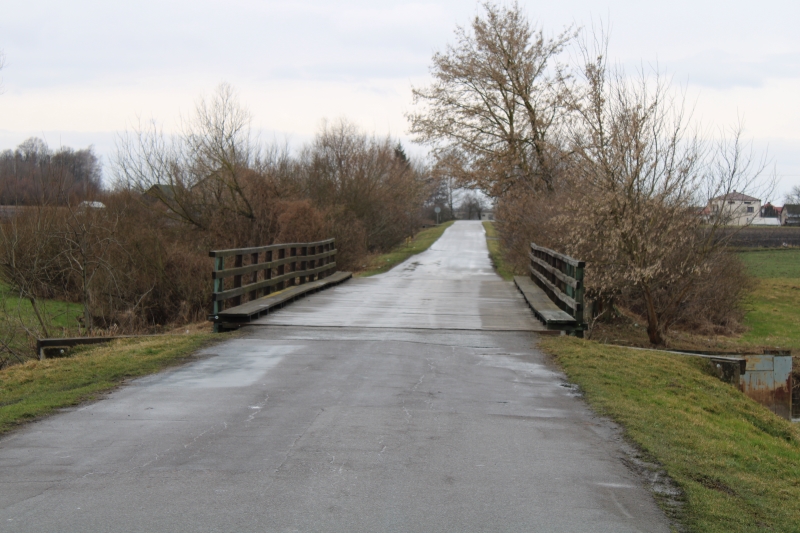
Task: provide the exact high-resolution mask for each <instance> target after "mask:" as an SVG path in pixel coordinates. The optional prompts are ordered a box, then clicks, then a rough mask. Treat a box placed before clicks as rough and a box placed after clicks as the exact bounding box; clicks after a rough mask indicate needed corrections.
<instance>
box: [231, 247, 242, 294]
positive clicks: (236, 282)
mask: <svg viewBox="0 0 800 533" xmlns="http://www.w3.org/2000/svg"><path fill="white" fill-rule="evenodd" d="M242 264H243V260H242V255H241V254H240V255H236V256H234V259H233V266H234V268H239V267H241V266H242ZM241 286H242V275H241V274H237V275H235V276H233V288H234V289H238V288H239V287H241ZM241 304H242V297H241V295H239V296H234V297H233V305H234V306H237V305H241Z"/></svg>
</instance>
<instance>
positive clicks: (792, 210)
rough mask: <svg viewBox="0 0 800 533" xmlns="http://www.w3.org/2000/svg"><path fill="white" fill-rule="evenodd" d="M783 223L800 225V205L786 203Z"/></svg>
mask: <svg viewBox="0 0 800 533" xmlns="http://www.w3.org/2000/svg"><path fill="white" fill-rule="evenodd" d="M781 224H782V225H784V226H800V205H798V204H786V205H784V206H783V210H782V211H781Z"/></svg>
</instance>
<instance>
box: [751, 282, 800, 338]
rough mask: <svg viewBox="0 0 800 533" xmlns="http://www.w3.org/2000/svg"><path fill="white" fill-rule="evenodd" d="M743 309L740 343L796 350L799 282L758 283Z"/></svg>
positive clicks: (799, 322)
mask: <svg viewBox="0 0 800 533" xmlns="http://www.w3.org/2000/svg"><path fill="white" fill-rule="evenodd" d="M744 305H745V308H746V309H747V314H746V315H745V319H744V323H745V325H746V326H747V327H748V330H747V331H746V332H745V333H744V334H743V335H742V337H741V340H742V341H743V342H746V343H752V344H758V345H766V346H777V347H781V348H786V349H793V350H800V279H798V278H773V279H759V280H757V285H756V287H755V289H754V290H753V292H751V293H750V294H749V295H747V297H746V298H745V301H744ZM795 353H797V352H795Z"/></svg>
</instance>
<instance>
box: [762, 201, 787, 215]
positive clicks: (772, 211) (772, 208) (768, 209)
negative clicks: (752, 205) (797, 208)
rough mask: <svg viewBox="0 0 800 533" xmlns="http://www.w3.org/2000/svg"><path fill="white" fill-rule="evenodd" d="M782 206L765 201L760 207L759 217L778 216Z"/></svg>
mask: <svg viewBox="0 0 800 533" xmlns="http://www.w3.org/2000/svg"><path fill="white" fill-rule="evenodd" d="M782 210H783V208H781V207H778V206H776V205H772V204H771V203H769V202H767V203H765V204H764V206H763V207H762V208H761V218H780V217H781V211H782Z"/></svg>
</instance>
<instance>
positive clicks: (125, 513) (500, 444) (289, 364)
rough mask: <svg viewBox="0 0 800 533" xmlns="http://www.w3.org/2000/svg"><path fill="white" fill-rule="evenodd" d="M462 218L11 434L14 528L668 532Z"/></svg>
mask: <svg viewBox="0 0 800 533" xmlns="http://www.w3.org/2000/svg"><path fill="white" fill-rule="evenodd" d="M538 329H541V326H540V325H539V324H538V323H537V322H536V321H535V319H534V318H533V317H532V315H531V313H530V311H529V310H528V309H527V308H525V306H524V303H523V302H522V300H521V298H520V297H519V296H518V295H517V294H516V293H515V291H514V290H513V289H512V287H511V285H510V284H508V283H506V282H503V281H501V280H500V279H499V278H498V277H497V276H496V275H495V274H494V273H493V272H492V270H491V265H490V264H489V261H488V257H487V252H486V248H485V241H484V237H483V229H482V227H481V226H480V224H479V223H469V222H459V223H456V224H455V225H454V226H452V227H451V228H450V229H448V230H447V232H446V233H445V235H444V236H443V237H442V239H440V241H438V242H437V243H435V244H434V245H433V247H432V248H431V250H429V251H428V252H425V253H424V254H420V255H418V256H415V257H413V258H411V259H410V260H409V261H408V262H406V263H405V264H403V265H400V266H399V267H397V268H396V269H394V270H392V271H391V272H389V273H387V274H385V275H383V276H379V277H375V278H369V279H363V280H353V281H350V282H348V283H346V284H344V285H341V286H338V287H336V288H335V289H331V290H328V291H325V292H322V293H319V294H317V295H314V296H311V297H309V298H307V299H306V300H303V301H301V302H298V303H296V304H293V305H292V306H290V307H287V308H286V309H284V310H281V311H279V312H276V313H275V314H273V315H271V316H269V317H266V318H265V319H264V320H262V321H261V324H260V325H257V326H253V327H250V328H247V332H246V333H245V334H244V335H242V336H241V337H239V338H236V339H233V340H230V341H227V342H225V343H222V344H220V345H217V346H215V347H213V348H209V349H207V350H206V352H204V353H202V354H200V355H199V356H198V360H197V361H196V362H194V363H191V364H188V365H186V366H184V367H181V368H178V369H174V370H171V371H168V372H163V373H161V374H158V375H155V376H150V377H147V378H143V379H139V380H136V381H133V382H132V383H131V384H130V385H128V386H125V387H123V388H121V389H119V390H117V391H115V392H114V393H112V394H110V395H109V396H108V397H107V398H106V399H104V400H102V401H98V402H95V403H92V404H88V405H85V406H81V407H79V408H76V409H72V410H69V411H67V412H64V413H62V414H59V415H56V416H53V417H50V418H48V419H45V420H43V421H40V422H37V423H34V424H31V425H29V426H28V427H27V428H25V429H23V430H21V431H18V432H15V433H14V434H12V435H10V436H7V437H5V438H3V439H2V440H0V473H1V474H0V476H1V477H0V531H9V532H12V531H19V532H23V531H24V532H34V531H36V532H39V531H52V532H72V531H75V532H79V531H80V532H90V531H92V532H93V531H98V532H99V531H103V532H105V531H109V532H110V531H137V532H138V531H142V532H144V531H225V532H228V531H230V532H245V531H269V532H273V531H275V532H278V531H280V532H283V531H320V532H322V531H335V532H384V531H393V532H394V531H408V532H451V531H452V532H472V531H497V532H506V531H508V532H517V531H519V532H531V531H542V532H573V533H574V532H580V531H586V532H629V531H652V532H667V531H669V526H668V523H667V520H666V519H665V517H664V516H663V514H662V513H661V511H660V510H659V509H658V507H657V506H656V504H655V503H654V501H653V499H652V497H651V496H650V494H649V493H648V491H647V490H646V489H645V488H644V487H643V485H642V481H641V480H640V479H639V478H638V477H637V476H636V475H634V474H633V473H632V472H630V471H629V470H628V469H627V468H626V467H625V466H624V464H623V462H622V457H623V453H622V451H621V447H620V444H619V437H618V436H617V433H616V432H615V431H614V430H613V429H612V428H611V426H610V425H609V423H608V422H606V421H603V420H602V419H598V418H596V417H594V416H593V415H592V414H591V413H590V412H589V411H588V409H587V408H586V407H585V405H584V404H583V402H582V401H581V400H580V398H578V397H576V395H575V393H574V391H573V389H572V388H570V387H568V386H565V385H567V384H566V383H565V381H564V377H563V376H562V375H561V374H560V373H559V372H557V371H555V370H554V369H553V368H552V367H551V366H549V364H548V363H547V361H546V359H545V357H544V356H542V355H541V354H540V353H539V352H537V351H536V349H535V347H534V344H535V340H536V334H535V331H536V330H538Z"/></svg>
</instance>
